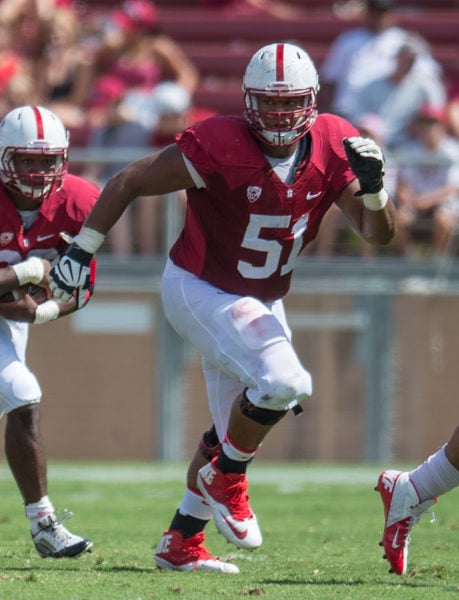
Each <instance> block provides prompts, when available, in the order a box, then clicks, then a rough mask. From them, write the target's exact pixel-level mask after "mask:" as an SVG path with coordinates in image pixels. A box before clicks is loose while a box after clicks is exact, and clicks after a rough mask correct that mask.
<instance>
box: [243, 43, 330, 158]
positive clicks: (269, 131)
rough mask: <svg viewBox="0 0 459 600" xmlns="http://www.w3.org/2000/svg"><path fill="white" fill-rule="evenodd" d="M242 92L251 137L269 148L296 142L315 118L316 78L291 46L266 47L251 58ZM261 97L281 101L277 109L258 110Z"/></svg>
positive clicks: (306, 60)
mask: <svg viewBox="0 0 459 600" xmlns="http://www.w3.org/2000/svg"><path fill="white" fill-rule="evenodd" d="M242 89H243V91H244V104H245V111H244V114H245V118H246V120H247V122H248V123H249V125H250V127H251V128H252V131H253V133H254V135H256V136H257V137H258V138H259V139H260V140H261V141H262V142H263V143H265V144H268V145H271V146H287V145H290V144H293V143H295V142H297V141H298V140H299V139H301V138H302V137H303V136H305V135H306V134H307V132H308V131H309V130H310V129H311V127H312V125H313V124H314V121H315V120H316V117H317V92H318V91H319V76H318V73H317V70H316V68H315V67H314V64H313V63H312V61H311V59H310V58H309V56H308V54H307V53H306V52H305V51H304V50H303V49H302V48H300V47H299V46H295V45H294V44H283V43H282V44H269V45H267V46H264V47H263V48H261V49H260V50H258V51H257V52H255V54H254V55H253V56H252V58H251V59H250V61H249V64H248V65H247V68H246V71H245V74H244V79H243V84H242ZM262 97H267V98H277V99H282V100H285V103H284V104H283V105H282V107H281V108H278V107H275V108H274V107H273V109H272V110H266V109H263V110H261V109H260V106H259V104H260V101H259V99H260V98H262Z"/></svg>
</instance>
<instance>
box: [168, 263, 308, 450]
mask: <svg viewBox="0 0 459 600" xmlns="http://www.w3.org/2000/svg"><path fill="white" fill-rule="evenodd" d="M161 295H162V301H163V308H164V312H165V314H166V317H167V319H168V320H169V322H170V323H171V325H172V327H174V329H175V330H176V331H177V333H178V334H179V335H180V336H182V337H183V338H184V339H186V340H188V341H189V342H190V343H191V344H192V346H194V348H196V350H198V352H200V353H201V355H202V365H203V372H204V377H205V380H206V386H207V395H208V400H209V409H210V413H211V415H212V419H213V422H214V425H215V427H216V429H217V433H218V437H219V439H220V440H222V439H223V438H224V436H225V433H226V429H227V425H228V419H229V414H230V411H231V407H232V404H233V402H234V400H235V399H236V398H237V397H238V396H239V395H240V394H241V392H242V391H243V390H244V389H245V388H248V390H247V397H248V399H249V400H250V402H252V404H254V405H256V406H259V407H262V408H267V409H270V410H278V411H284V410H287V409H289V408H292V407H293V406H295V405H296V404H298V403H299V402H301V401H302V400H304V399H305V398H306V397H308V396H310V395H311V394H312V380H311V375H310V374H309V373H308V371H306V370H305V369H304V367H303V366H302V365H301V363H300V361H299V359H298V356H297V354H296V352H295V350H294V349H293V346H292V344H291V331H290V329H289V327H288V324H287V321H286V317H285V311H284V306H283V303H282V301H281V300H277V301H275V302H273V303H269V304H265V303H263V302H261V301H259V300H256V299H255V298H252V297H243V296H237V295H234V294H228V293H226V292H223V291H222V290H220V289H218V288H215V287H214V286H212V285H210V284H209V283H207V282H205V281H202V280H201V279H199V278H197V277H196V276H195V275H193V274H192V273H189V272H188V271H185V270H183V269H180V268H179V267H177V266H175V265H174V264H173V263H172V261H171V260H169V261H168V262H167V265H166V268H165V270H164V273H163V277H162V286H161Z"/></svg>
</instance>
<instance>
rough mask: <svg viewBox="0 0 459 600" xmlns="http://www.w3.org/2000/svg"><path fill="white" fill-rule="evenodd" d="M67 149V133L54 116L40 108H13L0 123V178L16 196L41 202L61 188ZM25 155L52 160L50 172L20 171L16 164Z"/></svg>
mask: <svg viewBox="0 0 459 600" xmlns="http://www.w3.org/2000/svg"><path fill="white" fill-rule="evenodd" d="M68 148H69V135H68V131H67V130H66V129H65V127H64V125H63V124H62V122H61V121H60V119H59V118H58V117H57V116H56V115H55V114H54V113H52V112H51V111H50V110H48V109H46V108H44V107H42V106H32V105H27V106H21V107H19V108H16V109H14V110H12V111H10V112H9V113H8V114H7V115H5V117H4V118H3V119H2V121H1V122H0V179H1V180H2V182H3V184H4V186H5V187H6V188H7V189H9V190H10V191H12V192H14V193H16V194H20V195H21V196H23V197H26V198H32V199H35V200H44V199H45V198H47V197H48V196H49V195H50V194H51V193H52V192H53V191H55V190H58V189H60V188H61V187H62V185H63V182H64V177H65V175H66V173H67V168H68ZM25 154H29V155H30V156H31V157H32V156H35V157H37V156H39V157H47V158H49V159H52V160H50V161H49V163H50V167H49V169H45V170H44V169H42V168H40V169H38V170H37V171H33V170H32V171H28V172H27V173H23V172H19V169H18V168H17V165H16V164H15V162H16V160H17V159H18V157H19V156H21V155H25ZM52 163H53V164H52Z"/></svg>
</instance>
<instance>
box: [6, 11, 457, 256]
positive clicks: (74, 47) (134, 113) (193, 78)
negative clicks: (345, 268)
mask: <svg viewBox="0 0 459 600" xmlns="http://www.w3.org/2000/svg"><path fill="white" fill-rule="evenodd" d="M104 4H105V5H106V6H105V7H104V9H103V10H97V11H96V10H95V11H91V10H89V11H88V10H87V7H86V10H85V12H84V16H82V11H81V5H80V4H79V3H78V2H77V1H75V0H0V90H1V93H0V116H1V115H3V114H6V113H7V112H8V111H9V110H11V109H12V108H14V107H16V106H19V105H23V104H31V103H36V104H41V105H43V106H46V107H48V108H49V109H51V110H52V111H54V112H55V113H56V114H57V115H58V116H59V117H60V118H61V119H62V121H63V122H64V124H65V125H66V127H67V128H68V129H69V131H70V136H71V137H70V139H71V146H72V147H84V148H90V149H91V150H99V151H100V152H101V154H102V153H104V152H106V151H108V150H113V149H120V150H122V149H123V148H134V147H135V148H140V149H141V148H145V153H147V152H150V151H151V149H153V148H158V147H161V146H164V145H165V144H168V143H170V142H171V141H172V140H173V139H174V135H175V134H176V133H177V132H179V131H181V130H183V129H184V128H185V127H186V126H187V125H188V124H191V123H193V122H196V121H197V120H200V119H202V118H205V117H206V116H209V115H211V114H213V112H214V109H211V108H208V107H207V106H201V105H197V104H196V103H195V102H194V93H195V91H196V89H197V87H198V85H199V81H200V73H199V70H198V68H197V67H196V65H195V64H194V63H193V61H192V60H190V59H189V57H188V56H187V54H186V52H185V51H184V50H183V49H182V47H181V45H180V43H179V42H178V41H176V40H174V39H173V38H172V37H171V36H169V35H167V34H166V33H164V31H163V30H162V27H161V22H160V16H159V15H160V11H159V10H158V6H157V5H155V3H154V2H152V1H151V0H126V1H124V2H112V3H108V2H106V3H104ZM196 4H197V5H201V6H202V8H206V9H208V10H216V9H218V10H220V11H221V13H222V18H224V14H225V12H230V13H231V12H241V11H242V12H244V11H247V14H249V13H250V12H252V13H253V11H262V12H264V13H265V14H271V15H273V16H274V17H276V18H281V19H289V18H290V19H291V18H295V15H296V14H300V13H301V10H302V8H301V3H296V4H295V6H292V5H290V4H289V3H288V2H282V1H274V0H273V1H270V0H219V1H218V2H216V1H213V0H201V1H200V2H198V1H197V2H196ZM396 5H397V3H396V1H395V0H346V1H343V2H341V3H340V4H339V6H340V8H341V10H345V9H347V10H348V12H349V11H351V10H353V11H356V10H357V11H360V13H359V14H360V15H361V16H362V24H361V25H359V26H358V27H349V29H348V30H346V31H345V32H344V33H341V34H340V35H338V36H337V37H336V39H335V40H334V41H333V43H332V44H331V45H330V47H329V50H328V53H327V55H326V56H325V58H324V60H323V62H322V63H321V64H316V67H317V69H318V71H319V75H320V84H321V90H320V92H319V110H320V111H321V112H334V113H337V114H340V115H343V116H345V117H346V118H348V119H349V120H350V121H351V122H352V123H354V124H355V125H356V126H357V127H358V128H359V130H360V131H361V133H362V135H365V136H366V135H368V136H370V137H372V138H374V139H375V140H376V141H377V142H378V143H379V144H380V145H381V146H382V147H383V148H384V152H385V155H386V178H385V182H386V188H387V189H388V190H390V192H391V194H392V195H393V197H394V199H395V201H396V204H397V207H398V209H399V227H398V235H397V239H396V241H395V243H394V244H393V245H392V249H391V250H390V252H392V253H393V254H396V255H400V256H407V257H413V256H416V255H417V254H419V252H420V250H419V248H420V246H419V244H418V243H416V238H415V235H414V233H415V232H416V231H417V232H418V233H417V235H418V234H419V235H421V237H422V236H423V235H424V234H426V236H427V238H428V245H427V247H425V246H424V247H423V250H422V252H426V254H427V255H428V256H441V255H444V254H445V253H448V252H452V251H453V249H454V247H455V238H456V229H457V223H458V217H459V82H458V81H448V80H446V78H445V77H444V73H443V71H442V68H441V65H440V64H439V63H438V62H437V61H436V60H435V59H434V57H433V54H432V52H431V49H430V48H429V45H428V43H427V41H426V40H425V39H423V38H422V37H421V36H420V35H419V34H417V33H415V32H412V31H407V30H405V29H403V28H402V27H399V26H398V25H397V11H396V10H395V9H396V7H397V6H396ZM88 6H90V3H89V4H88ZM178 10H179V9H178ZM276 41H277V40H276ZM302 45H303V46H305V49H306V50H308V48H307V45H305V44H302ZM240 76H241V78H242V73H241V74H240ZM242 107H243V103H242V93H241V112H242ZM122 166H123V165H122V164H120V163H119V162H117V163H114V164H109V163H108V164H107V163H103V162H102V163H100V164H99V163H95V162H91V163H90V164H81V165H79V166H78V169H79V174H80V175H83V176H84V177H86V178H88V179H90V180H93V181H96V182H97V183H98V184H99V185H104V183H105V182H106V180H107V179H108V178H109V177H110V176H111V175H112V174H113V172H114V171H116V170H118V169H120V168H121V167H122ZM163 208H164V199H161V198H158V199H155V200H154V201H152V200H151V199H139V201H138V202H136V203H134V205H133V207H132V208H131V210H130V211H128V212H127V213H126V214H125V215H124V216H123V218H122V219H121V220H120V222H119V223H118V224H117V226H116V227H115V228H114V229H113V231H112V232H111V234H110V238H109V240H108V242H107V246H106V248H105V249H106V250H108V251H110V252H112V253H113V254H114V255H116V256H117V257H120V258H122V257H123V256H130V255H132V254H145V255H151V254H155V253H158V252H160V251H161V248H162V236H161V234H162V230H163ZM327 221H328V224H327V226H326V227H322V230H321V234H320V236H319V237H318V239H317V241H316V242H315V244H314V246H313V248H312V249H311V250H310V251H309V252H310V253H314V254H316V255H318V256H323V257H328V256H333V255H336V254H337V253H340V252H342V251H345V252H350V253H352V252H353V253H357V254H361V255H363V256H365V257H372V256H374V250H372V249H371V248H368V247H366V246H365V245H362V244H360V245H359V247H358V248H355V247H353V240H352V239H351V238H350V237H349V236H352V234H351V233H350V229H348V228H346V225H345V224H344V223H342V222H341V216H340V214H339V211H336V212H335V211H333V210H331V211H329V214H328V215H327ZM343 236H344V237H346V236H347V238H346V241H345V244H347V245H346V247H345V250H343V245H342V243H341V238H342V237H343Z"/></svg>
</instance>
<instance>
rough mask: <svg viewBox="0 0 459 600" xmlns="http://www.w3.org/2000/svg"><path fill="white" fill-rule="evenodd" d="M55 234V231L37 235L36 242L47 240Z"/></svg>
mask: <svg viewBox="0 0 459 600" xmlns="http://www.w3.org/2000/svg"><path fill="white" fill-rule="evenodd" d="M55 235H56V234H55V233H50V234H49V235H37V242H44V241H45V240H49V238H52V237H54V236H55Z"/></svg>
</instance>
